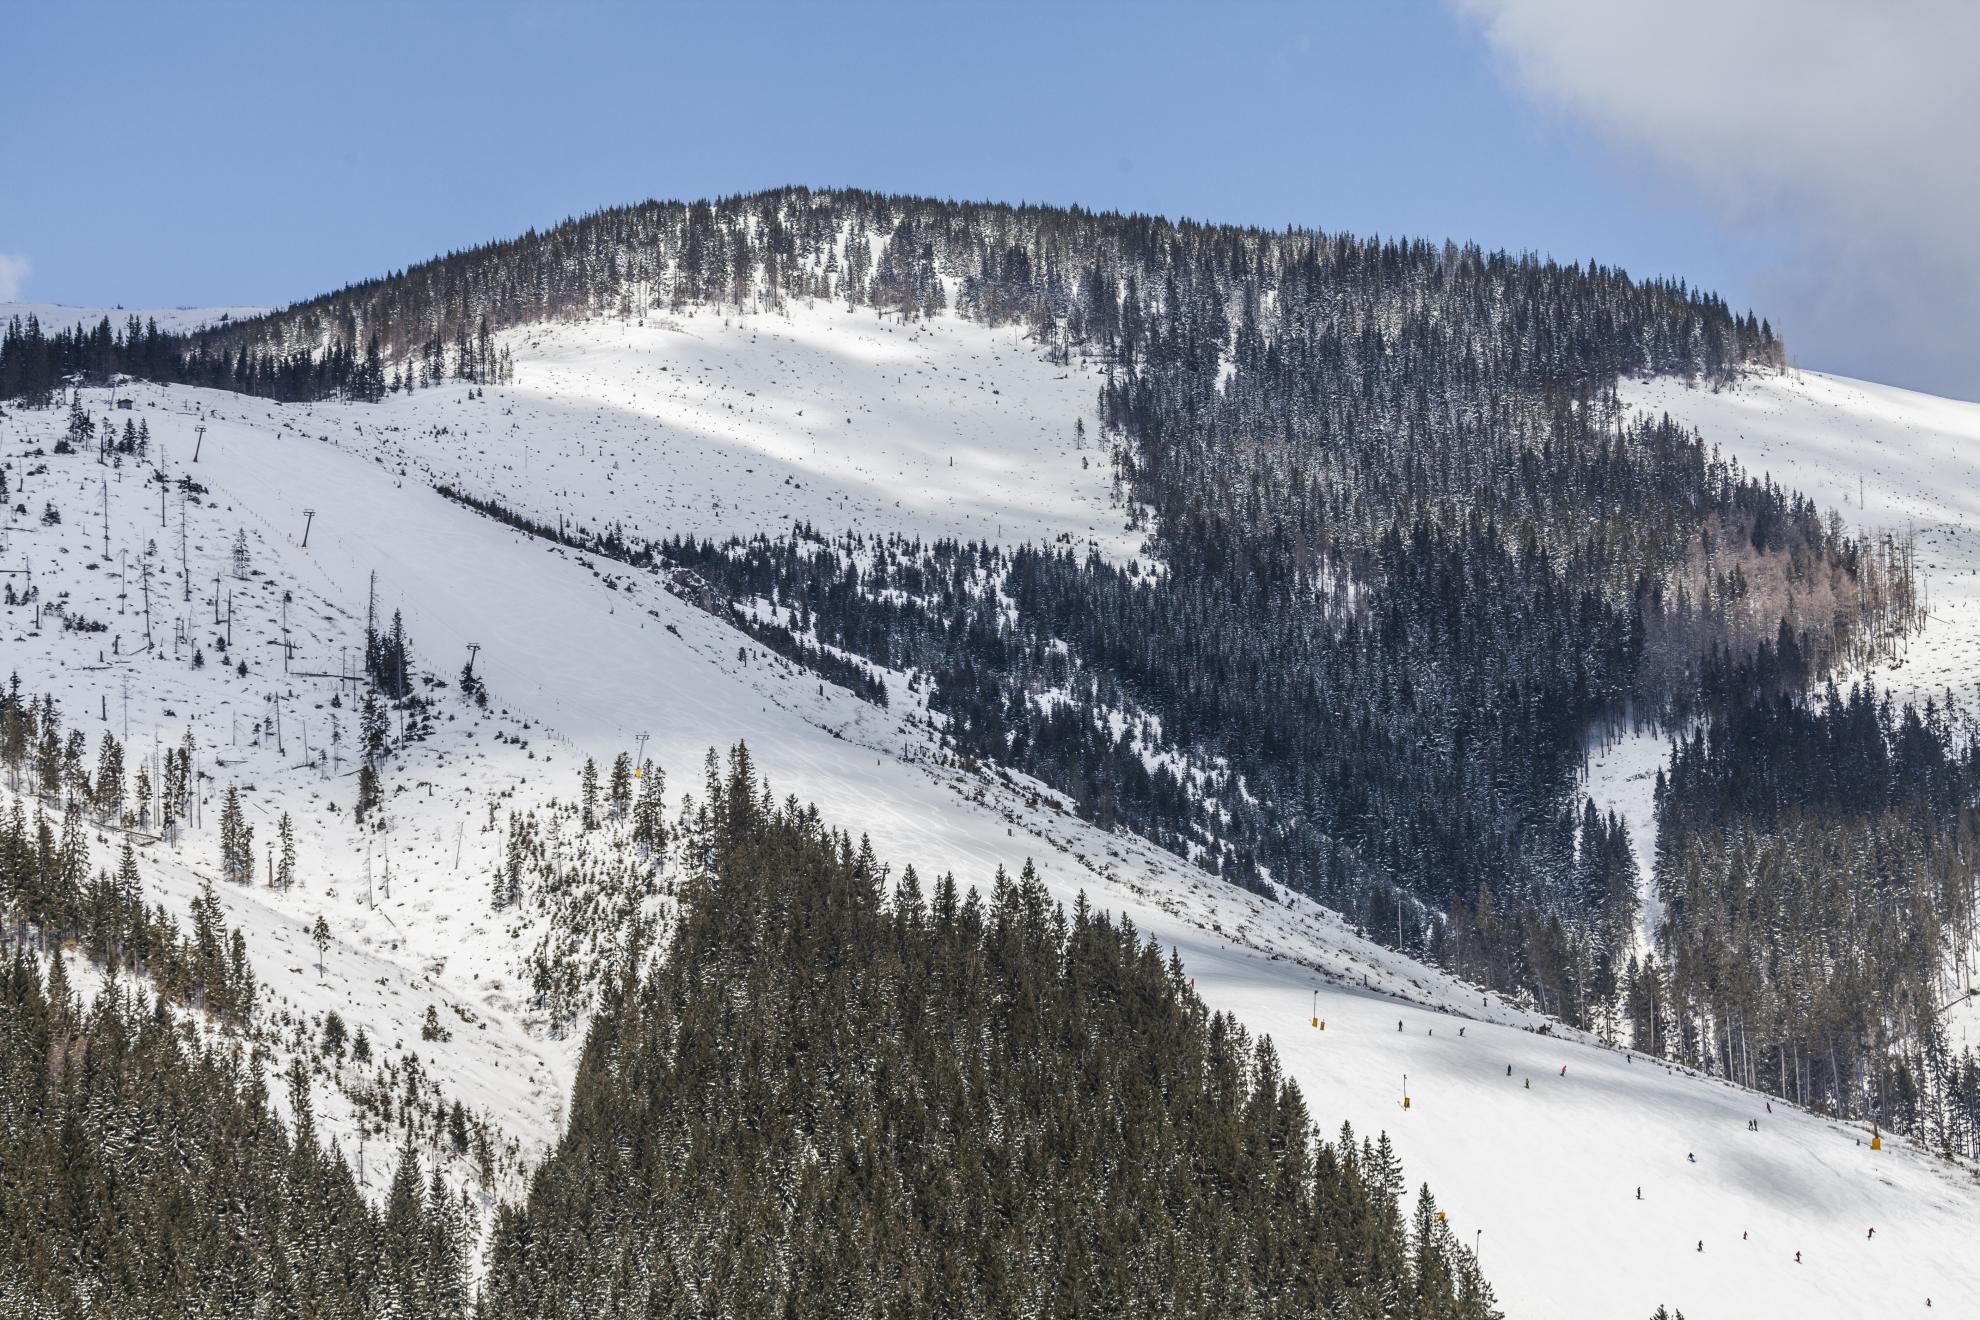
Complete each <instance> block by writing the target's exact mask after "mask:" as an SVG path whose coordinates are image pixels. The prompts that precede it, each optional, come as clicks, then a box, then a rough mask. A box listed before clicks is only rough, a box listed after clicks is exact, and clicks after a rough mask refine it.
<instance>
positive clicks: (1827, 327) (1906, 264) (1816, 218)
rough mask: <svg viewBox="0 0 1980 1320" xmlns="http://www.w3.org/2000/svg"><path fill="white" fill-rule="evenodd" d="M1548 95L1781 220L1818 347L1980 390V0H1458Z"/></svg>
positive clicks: (1868, 365)
mask: <svg viewBox="0 0 1980 1320" xmlns="http://www.w3.org/2000/svg"><path fill="white" fill-rule="evenodd" d="M1453 3H1455V5H1456V7H1457V8H1458V10H1459V12H1460V13H1462V14H1464V15H1465V16H1466V17H1468V18H1470V19H1471V20H1472V21H1474V22H1475V23H1477V24H1478V26H1479V27H1480V28H1481V29H1482V30H1483V32H1484V34H1485V36H1486V40H1487V42H1488V44H1489V45H1490V46H1491V47H1492V49H1493V50H1494V51H1495V52H1496V53H1497V54H1498V55H1499V56H1500V57H1501V58H1502V59H1503V60H1505V61H1506V63H1507V64H1508V65H1509V67H1510V70H1511V72H1512V74H1513V77H1514V78H1515V80H1516V81H1517V82H1518V84H1519V85H1520V86H1521V87H1522V88H1523V89H1524V90H1525V91H1526V92H1528V93H1529V94H1530V95H1532V96H1533V97H1534V98H1535V99H1536V100H1539V101H1541V102H1542V103H1544V104H1547V105H1551V106H1554V107H1557V108H1559V109H1561V110H1563V111H1564V112H1566V113H1567V114H1569V115H1570V116H1572V117H1574V118H1575V119H1577V120H1580V121H1582V122H1585V123H1587V124H1588V125H1590V126H1591V127H1592V128H1594V129H1595V130H1596V131H1597V132H1598V133H1599V134H1601V135H1602V136H1603V137H1605V138H1606V139H1608V140H1609V141H1610V142H1612V143H1614V144H1616V145H1618V146H1620V147H1622V148H1623V149H1625V150H1626V151H1627V152H1629V153H1631V155H1632V156H1633V157H1634V158H1636V159H1640V160H1642V161H1644V162H1646V163H1648V164H1650V165H1651V166H1653V167H1654V170H1655V173H1656V175H1657V181H1658V182H1660V183H1666V182H1670V181H1677V182H1679V183H1681V184H1683V185H1685V186H1688V187H1689V188H1691V189H1695V190H1696V191H1697V192H1698V194H1699V195H1701V196H1702V197H1703V198H1704V199H1705V200H1706V201H1707V202H1708V203H1709V204H1710V205H1712V206H1713V207H1714V208H1715V209H1716V210H1717V211H1718V212H1719V214H1720V215H1721V216H1722V217H1723V219H1724V220H1725V221H1726V222H1727V223H1729V224H1732V225H1737V226H1741V227H1746V228H1750V229H1753V230H1757V231H1759V232H1762V233H1766V234H1771V235H1777V236H1779V238H1780V240H1781V251H1780V260H1779V262H1778V264H1777V265H1776V266H1775V267H1774V268H1772V269H1769V270H1766V271H1762V272H1759V273H1758V275H1757V278H1756V286H1757V288H1758V289H1759V290H1760V295H1761V297H1762V299H1763V300H1764V301H1763V304H1762V305H1761V306H1760V307H1759V308H1758V310H1760V311H1761V312H1762V313H1763V314H1767V315H1771V316H1772V317H1773V319H1774V321H1775V324H1776V325H1777V326H1779V327H1780V328H1781V329H1782V330H1783V332H1784V333H1785V335H1786V337H1787V339H1788V348H1789V351H1790V352H1792V353H1794V354H1795V355H1796V356H1797V357H1798V358H1799V359H1801V360H1802V361H1803V362H1804V363H1806V364H1807V365H1810V366H1830V367H1833V368H1834V369H1837V370H1842V371H1851V372H1855V373H1857V374H1861V375H1869V376H1873V377H1876V378H1879V379H1885V380H1892V381H1896V382H1898V383H1901V384H1912V385H1916V386H1918V387H1920V388H1927V389H1936V390H1940V391H1944V392H1951V393H1960V394H1965V395H1969V396H1973V397H1980V241H1976V237H1977V236H1980V77H1977V76H1976V75H1975V73H1974V71H1973V66H1972V61H1973V59H1974V54H1975V52H1976V51H1980V4H1975V3H1973V0H1884V2H1882V3H1865V2H1863V0H1621V2H1619V3H1589V2H1588V0H1453Z"/></svg>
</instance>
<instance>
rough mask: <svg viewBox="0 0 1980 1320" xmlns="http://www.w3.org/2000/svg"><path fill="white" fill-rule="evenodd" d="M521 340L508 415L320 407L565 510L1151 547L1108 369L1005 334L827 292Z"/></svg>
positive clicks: (760, 528)
mask: <svg viewBox="0 0 1980 1320" xmlns="http://www.w3.org/2000/svg"><path fill="white" fill-rule="evenodd" d="M505 339H506V340H507V342H508V343H509V344H510V345H511V346H512V348H513V349H514V352H515V360H516V372H515V382H514V384H512V385H510V386H508V387H505V388H503V389H502V390H501V391H500V392H499V397H500V399H501V408H500V410H499V412H497V411H496V410H493V409H482V410H480V411H478V412H477V411H466V412H463V411H461V410H460V409H459V408H458V407H457V406H456V405H457V404H459V402H460V398H459V392H458V391H450V390H441V391H438V392H435V391H419V392H417V393H415V394H414V395H413V396H412V398H411V399H409V400H408V399H405V398H404V397H403V396H400V398H398V399H396V400H395V401H394V402H395V403H396V404H397V405H398V406H395V407H389V408H386V409H383V410H381V411H378V412H376V413H373V412H371V411H370V410H362V409H361V410H358V412H357V413H355V414H353V413H352V412H351V411H350V410H348V409H340V408H334V407H332V408H323V407H319V408H317V409H316V410H315V411H316V413H317V415H319V416H321V417H323V418H324V420H325V422H326V423H327V428H328V430H327V433H329V434H331V435H332V436H333V437H336V438H339V440H340V442H341V443H350V441H347V440H343V439H342V438H341V435H342V428H345V427H351V428H355V427H363V428H364V431H363V434H364V438H365V441H366V442H367V443H368V445H369V447H370V448H371V449H372V450H373V452H377V453H380V454H384V455H386V456H388V457H391V458H393V459H395V460H397V461H398V462H401V463H403V464H404V465H405V466H406V467H407V469H408V471H409V472H413V473H417V474H418V475H420V476H421V477H422V478H424V479H426V480H429V481H442V482H446V483H448V484H450V485H453V486H456V487H459V488H462V489H465V490H467V491H469V492H470V493H473V494H476V495H482V496H488V497H494V498H497V499H499V500H500V501H501V502H502V503H503V504H504V505H506V506H508V507H510V508H513V509H517V510H520V511H522V512H526V513H529V514H531V515H532V516H533V517H535V518H536V519H538V520H539V521H543V522H549V523H554V522H556V521H557V520H558V519H559V517H564V518H568V519H571V520H574V521H575V522H577V523H582V524H584V525H586V526H589V527H592V528H593V529H597V528H599V527H600V526H602V525H603V524H605V523H608V522H620V523H623V524H624V525H625V527H626V529H627V530H628V531H629V532H631V533H634V534H638V535H643V536H651V537H659V536H670V535H683V536H685V535H695V536H702V537H708V536H714V537H717V538H720V537H726V536H731V535H740V536H750V535H754V534H755V533H758V532H767V533H769V534H770V535H773V536H775V535H780V534H782V533H785V532H788V531H789V530H790V527H791V524H792V523H793V522H796V521H800V520H804V521H809V522H811V523H813V524H815V525H816V526H817V527H818V528H819V529H820V530H821V531H825V532H840V531H848V530H851V531H862V532H879V533H881V534H886V533H890V532H893V533H899V534H901V535H904V536H913V537H920V538H922V539H924V540H927V539H933V538H936V537H943V536H948V537H955V538H958V539H961V540H974V541H986V542H996V543H999V544H1003V545H1014V544H1021V543H1024V542H1032V543H1043V542H1055V543H1073V544H1079V545H1088V544H1090V545H1091V546H1093V548H1095V549H1097V550H1099V551H1100V552H1101V553H1103V554H1106V555H1108V556H1110V557H1114V558H1124V557H1126V556H1128V555H1131V554H1132V553H1134V552H1135V550H1136V549H1137V548H1138V547H1139V545H1140V541H1141V538H1140V537H1138V536H1131V535H1130V534H1128V533H1127V532H1125V531H1124V530H1123V526H1122V524H1123V519H1122V517H1121V514H1120V512H1119V511H1118V510H1117V509H1114V508H1113V507H1111V501H1110V499H1109V485H1110V482H1111V480H1112V468H1111V465H1110V463H1109V461H1108V455H1107V451H1106V450H1105V448H1104V447H1102V446H1101V444H1100V443H1099V441H1098V438H1097V434H1096V428H1095V426H1094V419H1093V409H1094V403H1095V399H1096V397H1097V395H1098V393H1099V388H1100V378H1099V377H1098V376H1097V375H1096V374H1095V373H1094V372H1093V371H1092V369H1091V368H1089V367H1087V366H1085V365H1083V364H1080V363H1073V364H1071V365H1068V366H1064V367H1060V366H1054V365H1052V364H1051V363H1048V362H1045V361H1043V360H1042V359H1041V358H1040V357H1039V355H1038V354H1037V352H1036V351H1034V349H1033V348H1032V347H1031V346H1030V345H1028V344H1026V343H1024V342H1022V341H1021V340H1019V339H1018V338H1016V337H1015V336H1014V334H1013V333H1012V331H1011V330H1009V329H1000V330H993V329H990V328H988V327H985V326H982V325H979V324H977V323H975V322H972V321H964V320H959V319H956V318H953V317H940V318H935V319H932V320H928V321H919V322H914V323H906V324H904V323H901V322H899V321H894V320H881V319H879V318H877V317H875V316H874V315H872V314H871V313H870V312H853V311H848V310H847V309H845V308H844V307H839V306H834V305H830V304H816V305H812V306H805V305H797V306H793V307H792V308H790V309H789V310H788V311H787V312H785V313H780V314H774V315H772V314H760V315H753V316H741V317H731V316H723V315H721V314H719V313H717V312H712V311H708V310H705V309H704V310H702V311H700V312H699V313H690V314H684V315H682V316H680V317H677V318H661V317H654V318H650V319H648V320H646V321H643V322H641V321H621V320H616V319H614V320H598V321H591V322H586V323H580V324H574V325H551V326H542V327H538V328H536V329H535V330H532V331H530V332H527V333H522V334H514V333H512V334H510V335H507V336H505ZM492 397H494V396H493V395H491V398H492ZM1082 434H1084V435H1085V436H1086V439H1085V440H1084V442H1083V443H1082V441H1081V439H1080V437H1081V435H1082Z"/></svg>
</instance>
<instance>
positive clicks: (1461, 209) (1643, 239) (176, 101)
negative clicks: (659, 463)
mask: <svg viewBox="0 0 1980 1320" xmlns="http://www.w3.org/2000/svg"><path fill="white" fill-rule="evenodd" d="M1516 2H1517V0H1515V3H1516ZM1458 3H1459V6H1460V7H1458V8H1454V7H1452V6H1450V5H1446V4H1440V3H1375V2H1373V0H1371V2H1370V3H1366V4H1341V5H1292V4H1244V3H1230V4H1219V5H1214V6H1213V5H1180V4H1160V3H1155V4H1143V5H1136V6H1127V5H1114V4H1069V5H1038V6H1032V5H1028V4H1024V3H1017V2H1015V0H1010V2H1006V3H1000V4H996V5H987V4H986V5H974V4H960V3H958V4H923V5H910V4H880V3H870V4H862V3H842V4H829V5H828V4H797V3H767V2H766V3H755V4H750V3H737V4H729V5H716V4H706V5H700V4H695V5H678V4H674V5H667V4H651V5H632V4H604V3H536V4H501V3H489V4H483V5H474V6H467V5H451V4H440V3H428V4H406V5H395V6H371V5H366V4H362V3H358V4H350V3H346V4H338V5H301V4H297V5H285V4H272V3H271V4H261V5H205V6H201V5H193V4H172V5H114V4H91V3H76V4H63V5H40V6H31V7H30V6H20V7H15V8H13V9H12V10H11V11H10V12H9V14H8V18H7V24H6V33H5V37H4V39H0V86H4V87H5V88H6V89H7V92H8V102H9V107H10V110H11V111H12V114H13V119H14V125H15V127H14V128H11V129H10V130H8V131H7V132H6V133H5V134H4V135H0V180H4V182H0V254H8V255H9V256H10V257H11V258H12V259H13V262H14V264H13V266H12V268H11V269H12V270H13V272H14V274H15V275H16V276H17V278H16V279H15V280H14V281H13V282H15V283H17V285H18V288H17V289H16V291H15V292H16V296H18V297H19V298H22V299H28V300H33V301H52V302H66V303H72V304H79V305H104V304H123V305H126V306H140V305H151V306H158V305H183V304H209V305H212V304H254V303H281V302H285V301H288V300H291V299H296V298H301V297H305V296H308V295H311V294H314V293H318V292H321V291H323V290H325V289H328V288H331V287H334V286H336V285H339V284H342V283H344V282H347V281H350V280H354V279H361V278H365V277H367V276H371V275H375V274H379V273H382V272H384V271H386V270H388V269H391V268H395V267H398V266H402V265H404V264H406V263H408V262H410V261H415V260H418V259H420V258H423V257H426V256H429V255H432V254H434V253H436V252H440V251H444V250H446V249H448V248H451V247H460V246H466V245H470V244H474V243H477V242H480V241H483V240H486V239H491V238H499V237H506V236H509V235H511V234H514V233H516V232H519V231H520V230H522V229H524V228H527V227H529V226H532V225H537V226H541V225H547V224H551V223H554V222H556V221H557V220H559V219H561V218H563V217H565V216H567V215H570V214H573V213H577V212H582V211H585V210H589V209H592V208H595V207H599V206H604V205H611V204H614V203H619V202H626V201H632V200H636V199H639V198H644V197H649V196H659V197H692V196H705V195H710V194H716V193H726V192H734V191H740V190H747V189H752V188H757V187H763V186H769V185H774V184H780V183H785V182H803V183H812V184H821V185H823V184H840V183H846V184H857V185H861V186H865V187H871V188H877V189H882V190H888V191H912V192H928V193H934V194H938V195H946V196H969V197H984V198H995V199H1002V200H1011V201H1017V200H1037V201H1049V202H1077V203H1081V204H1084V205H1088V206H1093V207H1101V208H1119V209H1134V210H1144V211H1154V212H1160V213H1164V214H1168V215H1189V216H1194V217H1199V218H1206V219H1215V220H1225V221H1241V222H1252V223H1259V224H1266V225H1273V226H1280V225H1287V224H1292V225H1300V226H1313V227H1318V228H1322V229H1330V230H1333V229H1346V230H1351V231H1355V232H1360V233H1370V232H1380V233H1405V234H1412V235H1429V236H1433V237H1439V238H1441V237H1456V238H1460V239H1475V240H1478V241H1480V242H1483V243H1485V244H1487V245H1489V246H1495V247H1497V246H1502V247H1509V248H1513V249H1533V250H1537V251H1541V252H1545V253H1550V254H1552V255H1554V256H1557V257H1562V258H1572V259H1575V260H1587V259H1589V258H1591V257H1593V258H1596V259H1599V260H1601V261H1604V262H1608V263H1615V264H1620V265H1622V266H1625V267H1627V268H1628V269H1629V270H1631V271H1632V272H1637V273H1643V274H1649V273H1663V274H1676V275H1682V276H1684V277H1685V278H1687V279H1689V280H1690V281H1691V282H1693V283H1694V284H1701V285H1705V286H1707V287H1711V288H1714V289H1717V290H1719V291H1720V292H1721V293H1723V294H1724V295H1726V296H1727V297H1728V299H1729V300H1731V301H1732V302H1734V304H1735V305H1736V306H1740V307H1744V306H1747V305H1754V306H1756V307H1757V308H1758V310H1760V311H1761V312H1762V313H1763V314H1774V315H1776V316H1777V319H1781V318H1780V314H1779V313H1777V312H1774V311H1773V309H1770V307H1769V306H1768V305H1767V304H1766V303H1765V302H1764V301H1763V300H1762V298H1761V294H1762V293H1763V292H1768V291H1771V289H1772V285H1771V284H1770V281H1774V282H1778V281H1777V277H1778V275H1779V270H1780V266H1781V258H1780V254H1781V253H1782V251H1783V250H1785V249H1787V248H1789V247H1792V245H1793V244H1794V242H1795V235H1794V234H1793V233H1791V232H1788V231H1787V230H1786V228H1785V227H1784V226H1783V225H1782V224H1780V223H1778V217H1771V216H1767V215H1761V216H1755V215H1752V214H1747V215H1734V214H1732V213H1730V212H1729V211H1728V210H1727V209H1726V208H1724V207H1721V206H1716V205H1713V204H1712V203H1711V201H1710V199H1709V198H1708V197H1704V196H1702V195H1701V194H1700V192H1699V190H1698V189H1696V188H1693V187H1691V186H1688V185H1686V184H1684V183H1682V182H1678V183H1674V182H1673V180H1672V178H1671V176H1670V173H1669V171H1668V170H1662V169H1659V168H1658V167H1657V166H1656V164H1655V162H1654V161H1653V160H1652V159H1651V158H1650V156H1649V154H1648V153H1645V152H1644V151H1641V150H1638V149H1634V148H1631V147H1629V146H1626V145H1621V144H1619V143H1618V141H1617V137H1616V134H1614V133H1613V132H1610V131H1606V130H1605V129H1604V128H1603V127H1601V121H1600V119H1599V117H1598V116H1595V115H1592V114H1591V113H1589V112H1588V111H1587V109H1586V107H1585V106H1577V105H1576V104H1574V103H1572V101H1571V100H1570V101H1567V102H1563V101H1562V100H1561V99H1559V98H1554V99H1550V98H1549V97H1548V96H1546V95H1544V94H1537V93H1536V92H1535V90H1534V88H1533V86H1532V85H1531V84H1532V80H1531V79H1530V78H1522V77H1521V76H1519V75H1518V73H1517V72H1516V70H1517V69H1518V68H1519V67H1520V66H1519V65H1518V64H1517V61H1516V59H1515V58H1514V57H1513V55H1511V54H1509V53H1508V50H1507V48H1506V45H1505V43H1504V41H1503V40H1499V39H1497V38H1495V37H1493V36H1488V33H1487V31H1486V24H1485V22H1484V21H1483V20H1482V19H1481V18H1480V16H1479V15H1478V14H1477V13H1475V12H1469V11H1470V10H1471V9H1473V8H1475V7H1476V6H1475V5H1474V4H1473V0H1458ZM1498 36H1499V37H1502V36H1503V34H1498ZM0 292H4V290H0ZM1783 328H1784V329H1785V330H1787V332H1788V333H1789V334H1790V335H1792V334H1793V329H1794V327H1793V325H1792V324H1791V323H1790V322H1789V321H1787V320H1784V321H1783ZM1811 365H1824V366H1831V367H1834V368H1836V369H1840V370H1845V371H1848V370H1850V369H1851V368H1852V366H1855V365H1857V363H1856V362H1855V360H1854V359H1853V358H1852V356H1851V354H1850V353H1849V352H1848V351H1847V345H1843V346H1842V347H1841V348H1835V347H1829V348H1825V350H1824V360H1823V361H1821V362H1816V363H1811Z"/></svg>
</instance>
